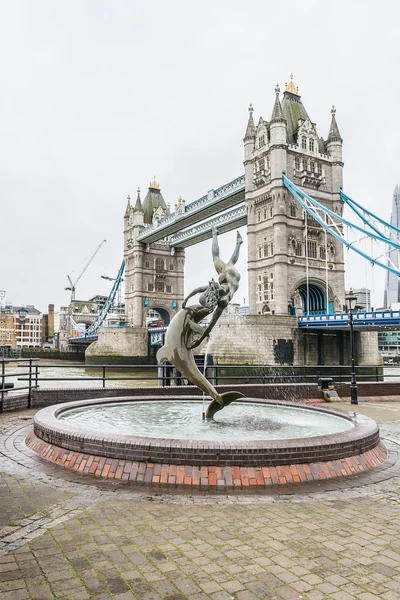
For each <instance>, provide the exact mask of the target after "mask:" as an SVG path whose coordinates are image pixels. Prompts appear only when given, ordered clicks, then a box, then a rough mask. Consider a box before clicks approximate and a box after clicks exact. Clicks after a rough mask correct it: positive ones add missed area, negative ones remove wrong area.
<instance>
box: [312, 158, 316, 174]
mask: <svg viewBox="0 0 400 600" xmlns="http://www.w3.org/2000/svg"><path fill="white" fill-rule="evenodd" d="M311 171H312V173H314V172H315V162H314V161H313V160H312V161H311Z"/></svg>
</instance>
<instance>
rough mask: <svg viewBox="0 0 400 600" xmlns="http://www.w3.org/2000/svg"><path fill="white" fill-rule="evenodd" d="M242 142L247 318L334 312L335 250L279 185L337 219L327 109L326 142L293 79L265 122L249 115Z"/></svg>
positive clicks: (337, 286) (338, 264)
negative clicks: (294, 188) (297, 189)
mask: <svg viewBox="0 0 400 600" xmlns="http://www.w3.org/2000/svg"><path fill="white" fill-rule="evenodd" d="M249 112H250V115H249V120H248V124H247V129H246V133H245V137H244V154H245V160H244V166H245V179H246V198H245V199H246V205H247V215H248V224H247V232H248V277H249V304H250V314H253V315H257V314H276V315H287V314H292V315H294V314H297V315H301V314H305V313H307V312H309V313H310V314H318V313H324V312H326V311H327V310H328V312H335V311H339V310H341V308H342V305H343V303H344V259H343V248H342V245H341V244H340V242H338V241H337V240H335V239H334V238H333V237H332V236H330V235H329V234H328V235H326V236H325V233H324V231H323V229H322V228H321V227H320V226H319V225H318V223H317V222H316V221H315V220H314V219H312V217H310V216H308V217H307V215H306V214H304V211H303V210H302V209H301V207H300V205H299V204H298V203H297V202H296V200H295V199H294V198H293V197H292V196H291V194H290V193H289V192H288V191H287V189H286V188H285V187H284V186H283V184H282V172H285V173H286V175H287V176H288V178H289V179H291V180H292V181H293V182H294V183H296V184H297V185H299V186H301V187H302V188H303V189H304V190H305V191H306V192H308V193H309V194H310V195H311V196H312V197H313V198H315V199H316V200H318V201H319V202H321V203H322V204H324V205H325V206H327V207H328V208H330V209H331V210H333V211H335V212H337V213H339V214H342V210H343V202H342V201H341V200H340V196H339V193H340V188H341V187H342V171H343V162H342V138H341V136H340V133H339V128H338V125H337V122H336V117H335V113H336V110H335V108H334V107H333V108H332V111H331V113H332V117H331V125H330V129H329V134H328V137H327V140H326V141H325V140H324V139H323V138H322V137H320V136H319V135H318V133H317V128H316V124H315V123H313V122H312V121H311V119H310V117H309V116H308V114H307V111H306V109H305V108H304V105H303V103H302V101H301V97H300V95H299V91H298V88H297V87H295V86H294V84H293V80H292V75H291V80H290V83H289V84H286V88H285V92H284V93H283V100H282V102H281V100H280V89H279V86H276V88H275V103H274V107H273V110H272V114H271V117H270V120H269V121H265V120H264V119H263V118H262V117H260V119H259V121H258V123H257V125H255V122H254V119H253V107H252V106H251V105H250V108H249Z"/></svg>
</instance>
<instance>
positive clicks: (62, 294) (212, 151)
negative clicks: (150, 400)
mask: <svg viewBox="0 0 400 600" xmlns="http://www.w3.org/2000/svg"><path fill="white" fill-rule="evenodd" d="M399 16H400V8H399V3H398V2H397V1H396V0H392V1H391V0H386V1H384V2H376V1H374V2H372V1H365V0H352V1H351V2H349V1H348V0H347V1H341V0H336V1H335V2H326V1H324V0H315V1H311V0H302V1H301V2H299V1H293V0H292V1H291V0H286V2H280V3H279V2H268V1H266V0H261V1H253V2H243V1H236V0H218V1H217V2H216V1H215V0H214V1H208V0H202V2H197V3H195V2H190V1H187V0H186V1H184V0H181V1H175V0H169V1H168V2H167V1H165V0H162V1H161V0H160V1H154V0H149V1H147V2H138V1H135V0H86V1H85V0H68V1H66V0H58V1H57V2H54V0H25V1H23V0H0V55H1V79H0V81H1V84H0V85H1V91H0V125H1V126H0V133H1V135H0V199H1V212H0V219H1V241H0V244H1V247H0V250H1V263H0V264H1V268H0V289H4V290H6V291H7V299H8V300H9V301H11V302H13V303H14V304H19V303H21V304H35V305H36V306H37V307H38V308H39V309H41V310H45V309H46V306H47V304H48V303H50V302H53V303H55V304H56V307H58V306H60V305H65V304H67V303H68V300H69V293H68V292H66V291H64V288H65V286H66V285H67V274H69V273H71V271H73V269H75V267H77V265H78V264H79V263H81V261H82V260H83V259H84V258H86V257H87V256H88V255H89V254H90V253H91V252H92V251H93V250H94V249H95V247H96V246H97V245H98V244H100V242H101V240H102V239H103V238H105V239H107V243H106V244H104V245H103V247H102V248H101V250H100V252H99V253H98V255H97V256H96V258H95V259H94V261H93V263H92V264H91V266H90V267H89V269H88V270H87V272H86V273H85V275H84V276H83V277H82V279H81V281H80V282H79V284H78V285H77V297H78V298H82V299H85V298H89V297H90V296H92V295H95V294H97V293H102V294H107V293H108V291H109V285H110V284H109V282H105V281H104V280H102V279H101V278H100V276H101V275H102V274H107V275H110V276H115V274H116V272H117V270H118V267H119V265H120V262H121V260H122V251H123V233H122V232H123V215H124V211H125V207H126V196H127V195H128V193H129V194H131V195H132V196H133V197H135V195H136V188H137V187H138V186H140V188H141V189H142V192H143V196H142V197H144V195H145V193H146V191H147V188H148V184H149V182H150V181H151V179H152V177H153V175H156V177H157V180H158V181H159V183H160V185H161V190H162V193H163V195H164V198H165V200H166V201H167V202H170V203H171V205H172V206H174V204H175V202H176V200H177V198H178V196H179V195H180V194H181V195H182V197H184V198H185V199H186V202H187V203H188V202H191V201H193V200H195V199H196V198H198V197H200V196H202V195H203V194H204V193H205V192H206V191H207V190H209V189H211V188H216V187H218V186H219V185H221V184H223V183H225V182H227V181H229V180H231V179H233V178H235V177H236V176H238V175H239V174H241V173H242V172H243V170H244V169H243V136H244V132H245V129H246V124H247V117H248V110H247V108H248V105H249V103H250V102H252V103H253V106H254V108H255V118H256V121H257V120H258V118H259V116H260V115H261V116H263V117H264V118H265V119H268V120H269V118H270V115H271V112H272V106H273V101H274V88H275V85H276V83H277V82H278V83H279V84H280V86H281V89H284V84H285V81H288V80H289V74H290V73H291V72H293V74H294V83H295V85H297V86H299V92H300V94H301V96H302V100H303V103H304V105H305V107H306V110H307V111H308V114H309V115H310V118H311V119H312V120H313V121H314V122H316V123H317V131H318V133H319V135H322V136H323V137H325V138H326V137H327V133H328V129H329V123H330V116H331V115H330V109H331V106H332V104H335V105H336V108H337V113H336V116H337V121H338V125H339V128H340V131H341V134H342V137H343V139H344V152H343V154H344V161H345V169H344V189H345V191H346V192H347V193H348V194H349V195H350V196H351V197H353V198H354V199H356V200H358V201H360V202H361V203H363V204H364V205H365V206H367V207H369V208H370V209H372V210H375V211H378V213H379V214H380V215H381V216H382V217H383V218H386V219H389V217H390V210H391V201H392V192H393V188H394V186H395V185H396V184H397V183H400V165H399V150H400V135H399V134H400V132H399V127H400V121H399V119H398V106H399V97H400V78H399V75H398V73H399V55H400V52H399V49H400V48H399V47H400V36H399V34H398V28H399ZM221 240H223V241H221V246H222V248H223V251H222V252H221V254H222V255H223V257H225V256H226V258H228V256H230V253H231V251H232V248H233V245H234V233H233V232H232V233H230V234H226V235H224V236H223V237H221ZM210 245H211V244H210V242H204V244H202V245H199V246H194V247H192V248H190V249H188V250H187V255H186V256H187V260H186V285H187V289H188V290H189V289H191V288H192V287H196V286H197V285H199V284H202V283H204V280H205V281H207V279H208V278H209V277H211V276H212V275H213V269H212V262H211V254H210ZM244 246H245V245H244ZM240 265H241V267H240V268H241V271H242V273H243V285H242V287H241V289H240V290H239V292H238V293H237V296H236V299H237V300H238V301H240V302H243V299H244V298H246V299H247V298H248V293H247V279H246V276H245V271H246V252H245V251H244V252H243V254H242V258H241V263H240ZM76 273H79V270H77V271H76ZM351 277H352V281H351V284H352V285H353V287H357V286H363V285H364V281H365V280H364V269H363V267H360V266H356V268H354V267H353V268H352V269H351ZM199 280H200V281H199ZM383 284H384V276H383V275H380V276H378V274H375V289H376V299H375V300H374V303H375V305H377V304H381V303H382V296H383Z"/></svg>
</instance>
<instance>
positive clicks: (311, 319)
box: [299, 310, 400, 331]
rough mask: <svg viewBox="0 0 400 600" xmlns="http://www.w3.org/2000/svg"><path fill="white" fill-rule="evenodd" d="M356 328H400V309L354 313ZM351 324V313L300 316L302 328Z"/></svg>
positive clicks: (336, 327) (346, 327) (345, 326)
mask: <svg viewBox="0 0 400 600" xmlns="http://www.w3.org/2000/svg"><path fill="white" fill-rule="evenodd" d="M353 322H354V328H355V329H369V330H372V331H373V330H375V331H377V330H378V329H382V328H385V329H391V328H392V329H398V328H399V327H400V310H384V311H379V312H378V311H366V312H355V313H353ZM349 325H350V314H349V313H336V314H333V315H309V316H307V315H305V316H302V317H299V327H300V329H305V328H313V329H326V328H332V329H348V327H349Z"/></svg>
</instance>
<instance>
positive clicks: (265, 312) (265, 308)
mask: <svg viewBox="0 0 400 600" xmlns="http://www.w3.org/2000/svg"><path fill="white" fill-rule="evenodd" d="M262 314H263V315H270V314H271V309H270V307H269V305H268V304H264V306H263V307H262Z"/></svg>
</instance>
